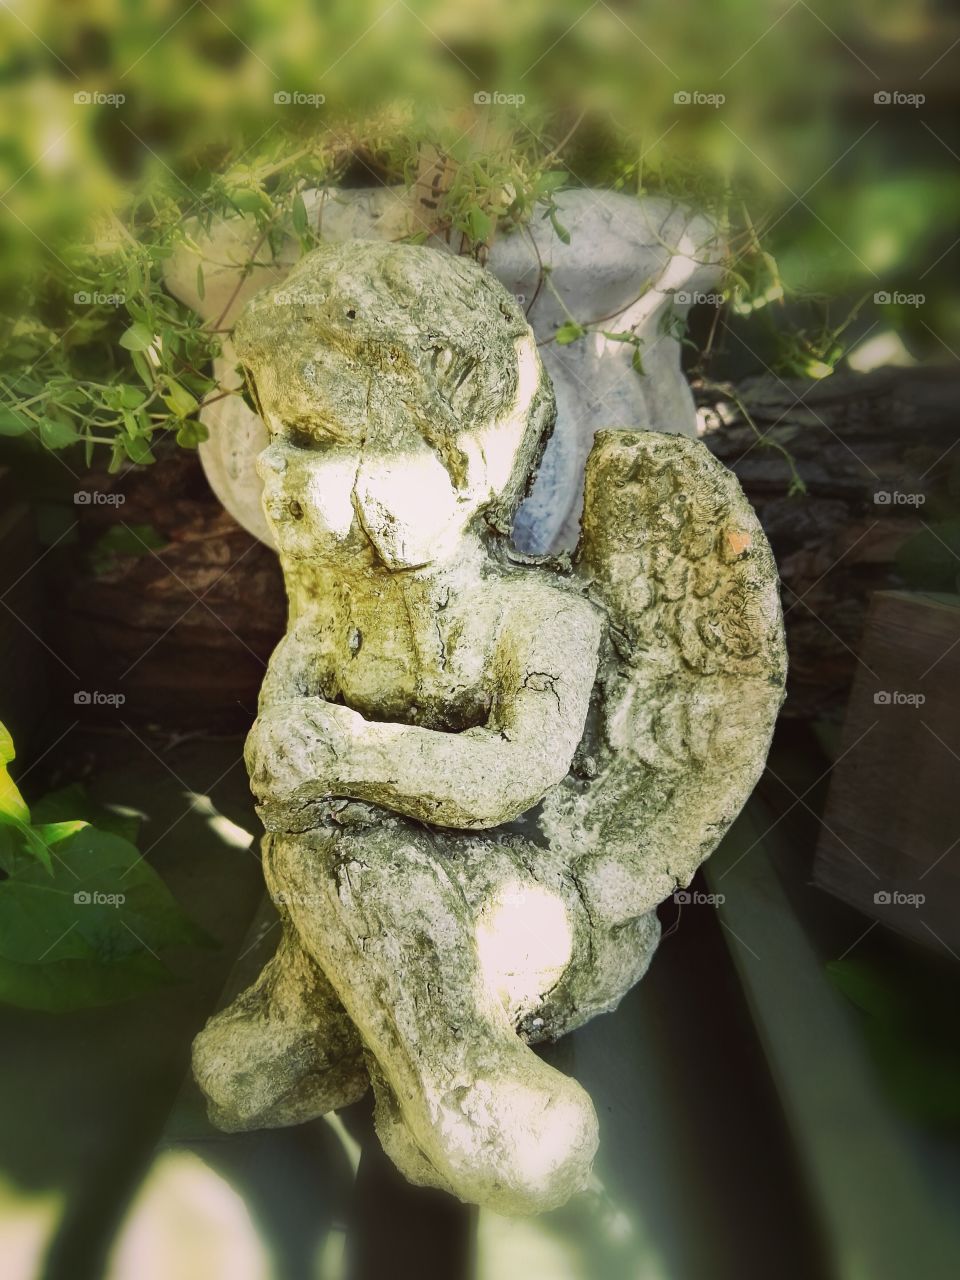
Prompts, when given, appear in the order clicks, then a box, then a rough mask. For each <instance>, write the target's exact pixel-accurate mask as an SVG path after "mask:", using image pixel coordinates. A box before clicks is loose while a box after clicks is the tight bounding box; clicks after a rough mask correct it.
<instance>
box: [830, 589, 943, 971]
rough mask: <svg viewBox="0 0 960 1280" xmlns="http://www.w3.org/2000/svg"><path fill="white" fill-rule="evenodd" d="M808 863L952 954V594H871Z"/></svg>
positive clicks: (852, 897) (875, 911)
mask: <svg viewBox="0 0 960 1280" xmlns="http://www.w3.org/2000/svg"><path fill="white" fill-rule="evenodd" d="M860 657H861V663H860V664H858V668H857V675H856V678H855V681H854V686H853V690H852V692H851V695H850V701H849V704H848V707H847V714H846V721H845V725H844V731H843V737H842V743H841V749H840V754H839V756H838V762H837V765H836V767H835V769H834V771H833V773H832V776H831V783H830V793H829V797H828V801H827V807H826V812H825V815H824V824H823V827H822V829H821V835H820V840H819V844H818V847H817V855H816V859H815V863H814V879H815V882H816V883H817V884H818V885H820V886H821V887H822V888H824V889H827V890H828V891H829V892H830V893H833V894H836V896H837V897H839V898H842V899H843V900H844V901H846V902H849V903H851V904H852V905H853V906H855V907H857V908H858V909H859V910H861V911H863V912H864V913H865V914H867V915H869V916H872V917H874V918H875V919H877V920H880V921H881V922H883V923H884V924H887V925H889V926H891V927H893V928H896V929H898V930H899V931H900V932H902V933H905V934H908V935H910V936H912V937H914V938H917V939H918V940H919V941H920V942H923V943H924V944H926V945H927V946H931V947H934V948H938V949H940V950H944V951H946V952H949V953H951V954H955V953H957V952H958V951H960V839H958V829H957V811H958V805H957V797H958V794H960V598H956V597H946V596H925V595H917V594H910V593H907V592H895V591H890V592H878V593H877V594H876V595H875V596H874V597H873V601H872V604H871V608H870V612H869V614H868V618H867V625H866V630H865V633H864V637H863V642H862V645H861V652H860Z"/></svg>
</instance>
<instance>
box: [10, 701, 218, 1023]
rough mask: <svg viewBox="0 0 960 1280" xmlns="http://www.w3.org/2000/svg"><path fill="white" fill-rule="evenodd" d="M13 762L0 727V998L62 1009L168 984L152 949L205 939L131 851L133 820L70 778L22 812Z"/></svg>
mask: <svg viewBox="0 0 960 1280" xmlns="http://www.w3.org/2000/svg"><path fill="white" fill-rule="evenodd" d="M13 759H14V746H13V741H12V739H11V737H10V734H9V732H8V731H7V730H6V728H4V726H3V725H2V724H0V1001H3V1002H4V1003H7V1004H13V1005H19V1006H20V1007H22V1008H28V1009H42V1010H45V1011H47V1012H61V1011H64V1010H68V1009H77V1008H85V1007H87V1006H91V1005H102V1004H110V1003H113V1002H114V1001H118V1000H125V999H129V998H130V997H132V996H136V995H139V994H141V993H142V992H145V991H149V990H151V989H153V988H155V987H157V986H161V985H164V984H170V983H173V982H176V981H177V978H176V976H175V974H174V973H173V972H172V971H171V970H170V969H169V968H168V967H167V965H166V964H165V963H164V962H163V961H162V960H161V959H160V956H159V955H158V954H157V953H158V952H161V951H163V950H164V949H165V948H167V947H174V946H184V945H186V946H210V945H215V944H214V943H213V940H212V939H211V938H210V936H209V935H208V934H207V933H206V932H205V930H203V929H201V928H200V926H199V925H197V924H195V923H194V922H193V921H192V920H190V919H189V918H188V917H187V916H186V915H184V913H183V912H182V911H181V909H180V907H179V906H178V905H177V903H176V902H175V900H174V899H173V897H172V895H171V894H170V892H169V890H168V889H167V888H166V886H165V885H164V883H163V881H162V880H161V879H160V877H159V876H158V875H157V873H156V872H155V871H154V870H153V869H152V868H151V866H150V865H149V863H148V862H147V861H146V859H145V858H144V856H143V855H142V854H141V853H139V851H138V850H137V847H136V845H135V844H134V843H133V841H134V839H135V838H136V828H137V825H138V819H137V818H136V817H135V816H134V817H132V818H131V817H129V816H126V815H123V814H117V813H115V812H113V811H112V810H110V809H106V808H104V807H102V806H99V805H96V804H95V803H93V802H92V801H91V800H90V798H89V797H88V796H87V795H86V794H85V793H84V791H83V789H82V788H81V787H79V786H72V787H66V788H63V789H62V790H60V791H57V792H53V793H51V794H50V795H47V796H45V797H44V798H43V799H41V800H40V801H38V802H37V804H35V805H34V806H33V810H32V812H31V809H30V808H29V807H28V806H27V804H26V801H25V800H24V799H23V796H22V795H21V794H20V791H19V789H18V788H17V786H16V784H15V782H14V781H13V779H12V778H11V777H10V774H9V771H8V769H7V765H8V764H9V763H10V762H11V761H12V760H13ZM66 814H71V815H77V814H83V815H84V816H82V817H76V816H71V817H69V818H67V817H65V815H66Z"/></svg>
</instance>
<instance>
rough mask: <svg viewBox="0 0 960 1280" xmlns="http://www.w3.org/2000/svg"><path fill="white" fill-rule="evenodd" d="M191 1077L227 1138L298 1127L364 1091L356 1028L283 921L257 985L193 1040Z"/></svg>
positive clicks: (290, 926) (340, 1105) (213, 1119)
mask: <svg viewBox="0 0 960 1280" xmlns="http://www.w3.org/2000/svg"><path fill="white" fill-rule="evenodd" d="M193 1071H194V1076H195V1077H196V1079H197V1082H198V1083H199V1085H200V1088H201V1089H202V1090H203V1092H204V1094H205V1095H206V1097H207V1100H208V1107H209V1113H210V1118H211V1120H212V1121H213V1123H214V1124H216V1125H217V1126H218V1128H221V1129H225V1130H227V1131H228V1132H235V1131H238V1130H244V1129H269V1128H277V1127H280V1126H282V1125H290V1124H300V1123H301V1122H303V1121H305V1120H312V1119H314V1118H316V1117H317V1116H321V1115H325V1114H326V1113H327V1112H328V1111H335V1110H336V1109H337V1108H339V1107H344V1106H347V1105H349V1104H350V1103H351V1102H355V1101H356V1100H357V1099H358V1098H360V1097H362V1096H363V1094H364V1093H365V1092H366V1090H367V1087H368V1084H369V1081H368V1077H367V1073H366V1068H365V1066H364V1062H363V1053H362V1046H361V1044H360V1038H359V1036H358V1035H357V1032H356V1029H355V1028H354V1026H353V1023H352V1022H351V1021H350V1018H349V1017H348V1015H347V1014H346V1012H345V1011H344V1008H343V1006H342V1005H341V1003H340V1001H339V1000H338V999H337V996H336V993H335V992H334V990H333V988H332V987H331V986H330V983H329V982H328V981H327V980H326V978H325V977H324V975H323V973H322V971H321V970H320V969H319V967H318V966H317V964H316V962H315V961H314V960H313V959H312V958H311V957H310V956H309V955H308V954H307V952H306V951H305V950H304V949H303V947H302V945H301V943H300V940H299V939H298V937H297V934H296V931H295V930H294V928H293V926H292V925H291V924H290V922H289V920H288V919H284V922H283V935H282V938H281V940H280V945H279V947H278V948H277V951H276V954H275V955H274V957H273V959H272V960H270V962H269V963H268V964H267V965H266V966H265V967H264V969H263V972H262V973H261V974H260V977H259V978H258V979H257V981H256V982H255V983H254V984H253V985H252V986H251V987H248V988H247V990H246V991H243V992H241V994H240V995H239V996H238V997H237V998H236V1000H234V1001H233V1003H232V1004H231V1005H229V1006H228V1007H227V1008H226V1009H224V1010H223V1011H222V1012H221V1013H218V1014H215V1015H214V1017H212V1018H211V1019H210V1021H209V1022H208V1023H207V1025H206V1027H204V1029H203V1031H201V1032H200V1034H199V1035H198V1036H197V1037H196V1039H195V1040H194V1042H193Z"/></svg>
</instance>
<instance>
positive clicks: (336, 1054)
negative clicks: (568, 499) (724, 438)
mask: <svg viewBox="0 0 960 1280" xmlns="http://www.w3.org/2000/svg"><path fill="white" fill-rule="evenodd" d="M234 337H235V342H236V346H237V351H238V353H239V356H240V360H241V363H242V364H243V366H244V368H245V369H246V371H247V374H248V376H249V379H250V384H251V387H252V389H253V393H254V395H255V397H256V400H257V402H258V407H259V409H260V411H261V413H262V415H263V418H264V421H265V422H266V424H267V426H268V428H269V431H270V437H271V440H270V444H269V446H268V447H267V448H266V449H265V450H264V452H263V453H262V454H261V456H260V462H259V467H260V471H261V474H262V477H263V479H264V482H265V492H264V506H265V511H266V514H267V517H268V520H269V523H270V525H271V528H272V530H273V533H274V535H275V538H276V542H277V545H278V547H279V550H280V558H281V563H282V566H283V572H284V576H285V580H286V585H287V591H288V594H289V599H290V621H289V627H288V631H287V634H286V636H285V637H284V639H283V640H282V641H281V642H280V644H279V646H278V647H277V650H276V652H275V653H274V655H273V657H272V659H271V661H270V666H269V670H268V672H267V676H266V679H265V680H264V684H263V689H262V693H261V698H260V707H259V716H258V718H257V721H256V723H255V724H254V726H253V729H252V730H251V732H250V736H249V738H248V740H247V748H246V759H247V764H248V767H249V770H250V777H251V785H252V787H253V790H254V792H255V794H256V796H257V798H258V800H259V813H260V815H261V817H262V820H263V823H264V825H265V827H266V829H267V833H268V834H267V835H266V837H265V839H264V869H265V874H266V878H267V883H268V886H269V888H270V890H271V893H272V895H273V898H274V900H275V901H276V902H277V904H278V906H279V910H280V913H281V916H282V922H283V936H282V941H281V943H280V945H279V949H278V951H277V954H276V956H275V958H274V959H273V960H272V961H271V962H270V963H269V964H268V965H267V967H266V968H265V970H264V971H263V973H262V974H261V976H260V978H259V980H258V981H257V983H256V984H255V985H254V986H253V987H251V988H250V989H249V990H248V991H246V992H244V993H243V994H242V995H241V996H240V997H239V998H238V999H237V1000H236V1001H235V1002H234V1003H233V1005H231V1006H230V1007H229V1008H227V1009H226V1010H225V1011H224V1012H222V1013H220V1014H218V1015H216V1016H215V1017H214V1018H212V1019H211V1021H210V1022H209V1024H208V1025H207V1027H206V1029H205V1030H204V1031H203V1032H202V1033H201V1034H200V1035H199V1036H198V1038H197V1041H196V1043H195V1047H194V1068H195V1072H196V1076H197V1079H198V1080H199V1082H200V1084H201V1086H202V1087H203V1089H204V1091H205V1092H206V1094H207V1096H208V1098H209V1101H210V1105H211V1114H212V1116H213V1118H214V1120H215V1121H216V1122H217V1123H218V1124H220V1125H221V1127H223V1128H226V1129H245V1128H255V1127H263V1126H274V1125H282V1124H293V1123H296V1122H298V1121H301V1120H305V1119H309V1118H312V1117H315V1116H318V1115H322V1114H324V1113H325V1112H328V1111H331V1110H333V1109H335V1108H338V1107H341V1106H344V1105H346V1104H347V1103H350V1102H353V1101H354V1100H356V1099H357V1098H358V1097H359V1096H360V1095H361V1094H362V1093H363V1092H364V1091H365V1090H366V1088H367V1087H368V1084H372V1086H373V1090H374V1095H375V1101H376V1125H377V1131H378V1133H379V1135H380V1138H381V1140H382V1142H383V1145H384V1147H385V1149H386V1151H387V1152H388V1154H389V1155H390V1157H391V1158H392V1159H393V1161H394V1162H395V1164H396V1165H397V1166H398V1168H399V1169H400V1170H401V1171H402V1172H403V1173H404V1174H405V1175H406V1176H407V1177H408V1178H410V1179H411V1180H412V1181H414V1182H418V1183H427V1184H432V1185H435V1186H438V1187H443V1188H446V1189H448V1190H449V1191H451V1192H453V1193H454V1194H456V1195H457V1196H459V1197H461V1198H462V1199H463V1200H466V1201H470V1202H473V1203H478V1204H483V1205H488V1206H491V1207H493V1208H495V1209H497V1210H499V1211H501V1212H508V1213H522V1212H533V1211H537V1210H541V1209H547V1208H551V1207H554V1206H556V1205H559V1204H561V1203H562V1202H563V1201H564V1200H565V1199H566V1198H567V1197H568V1196H569V1195H570V1194H571V1193H572V1192H573V1191H575V1190H577V1189H578V1188H580V1187H582V1186H583V1184H584V1182H585V1180H586V1178H587V1176H588V1174H589V1171H590V1166H591V1161H592V1158H593V1155H594V1152H595V1149H596V1145H597V1118H596V1115H595V1113H594V1109H593V1106H592V1104H591V1102H590V1099H589V1097H588V1096H587V1094H586V1093H585V1092H584V1090H583V1089H582V1088H581V1087H580V1086H579V1085H578V1084H577V1083H576V1082H575V1081H574V1080H572V1079H570V1078H569V1077H567V1076H565V1075H563V1074H561V1073H560V1072H559V1071H556V1070H555V1069H554V1068H552V1067H550V1066H548V1065H547V1064H546V1063H545V1062H543V1061H542V1060H541V1059H540V1058H539V1057H538V1056H537V1055H536V1054H535V1053H534V1052H533V1051H532V1050H531V1048H530V1047H529V1046H530V1045H531V1044H533V1043H535V1042H537V1041H540V1040H544V1039H555V1038H556V1037H558V1036H560V1035H562V1034H563V1033H564V1032H566V1031H568V1030H570V1029H571V1028H573V1027H577V1026H579V1025H581V1024H582V1023H584V1022H586V1021H587V1020H588V1019H589V1018H592V1017H593V1016H594V1015H595V1014H597V1013H601V1012H604V1011H606V1010H610V1009H613V1008H614V1007H615V1006H616V1005H617V1003H618V1001H619V1000H620V998H621V997H622V996H623V995H624V993H625V992H626V991H627V990H628V989H629V988H630V987H631V986H632V985H633V984H634V983H635V982H636V981H637V979H638V978H640V977H641V976H642V975H643V973H644V971H645V970H646V968H647V966H648V964H649V962H650V958H651V956H652V954H653V951H654V949H655V947H656V944H657V941H658V937H659V927H658V923H657V917H656V907H657V904H658V903H659V902H661V901H662V900H663V899H664V898H665V897H667V896H668V895H669V894H670V893H671V892H673V891H674V890H675V889H676V888H677V887H678V886H685V885H687V884H688V883H689V881H690V879H691V877H692V876H693V874H694V872H695V871H696V869H697V867H698V866H699V864H700V862H701V861H702V860H703V859H704V858H705V857H706V856H707V855H708V854H709V853H710V852H711V851H712V850H713V848H714V847H715V846H716V844H717V843H718V841H719V840H720V838H721V836H722V835H723V833H724V832H725V831H726V829H727V827H728V826H729V825H730V823H731V822H732V820H733V818H734V817H735V816H736V814H737V812H738V811H739V809H740V808H741V806H742V805H743V803H744V801H745V800H746V798H747V796H748V795H749V793H750V791H751V789H752V788H753V786H754V784H755V782H756V780H757V778H758V776H759V774H760V772H761V771H762V768H763V764H764V759H765V756H766V751H767V748H768V745H769V740H770V736H771V732H772V728H773V724H774V720H775V717H776V714H777V710H778V708H779V706H780V702H781V700H782V696H783V682H784V674H785V654H784V643H783V627H782V619H781V613H780V605H779V597H778V591H777V574H776V568H775V565H774V562H773V558H772V556H771V553H770V549H769V547H768V545H767V542H766V540H765V538H764V536H763V533H762V531H761V529H760V526H759V524H758V522H757V520H756V517H755V516H754V514H753V512H752V510H751V508H750V506H749V504H748V503H747V501H746V499H745V498H744V497H743V495H742V493H741V491H740V489H739V486H738V484H737V482H736V480H735V479H734V477H733V476H732V475H731V474H730V473H729V472H727V471H726V470H724V468H723V467H722V466H720V465H719V464H718V463H717V462H715V461H714V460H713V458H712V457H711V455H710V454H709V453H708V451H707V450H706V448H704V446H702V445H701V444H699V443H697V442H695V441H692V440H689V439H686V438H683V437H678V436H674V435H660V434H653V433H647V434H634V433H630V432H623V431H616V432H601V433H600V434H599V435H598V436H597V440H596V444H595V447H594V449H593V452H592V453H591V455H590V459H589V462H588V464H587V474H586V490H585V509H584V516H583V524H582V534H581V538H580V543H579V546H578V548H577V551H576V554H575V555H574V557H573V559H572V561H571V560H570V559H569V558H562V557H561V558H559V559H540V560H536V561H533V560H531V559H530V558H529V557H523V556H520V555H518V554H516V553H514V552H512V551H511V546H510V541H509V533H510V527H511V522H512V518H513V514H514V511H515V509H516V507H517V504H518V503H519V501H520V499H521V498H522V496H523V494H524V492H525V490H526V488H527V486H528V485H529V483H530V480H531V477H532V475H533V474H534V472H535V469H536V466H537V462H538V459H539V456H540V453H541V451H542V448H543V445H544V443H545V440H546V438H547V435H548V433H549V431H550V429H551V427H552V423H553V418H554V412H555V411H554V401H553V394H552V390H551V387H550V384H549V381H548V379H547V377H546V375H545V373H544V371H543V368H542V366H541V363H540V358H539V355H538V352H537V347H536V344H535V341H534V339H533V335H532V333H531V330H530V328H529V326H528V325H527V323H526V319H525V317H524V314H523V312H522V310H521V309H520V307H519V306H518V305H517V302H516V301H515V300H514V299H513V298H512V297H511V296H510V295H509V294H508V293H507V292H506V291H505V290H504V289H503V288H502V286H501V285H500V284H499V283H498V282H497V281H496V280H495V279H494V278H493V277H492V276H490V275H488V274H487V273H486V272H485V271H484V270H483V269H482V268H481V267H479V266H478V265H477V264H476V263H474V262H472V261H470V260H468V259H465V258H458V257H453V256H449V255H446V254H442V253H440V252H437V251H435V250H432V249H428V248H424V247H419V246H414V245H408V244H386V243H380V242H369V241H350V242H346V243H341V244H336V245H325V246H322V247H321V248H319V249H317V250H315V251H314V252H312V253H311V254H309V255H308V256H307V257H305V258H304V259H303V261H302V262H301V263H300V265H299V266H298V267H297V268H296V269H295V271H294V272H293V274H292V275H291V276H290V277H289V278H288V280H287V281H286V283H285V284H284V286H283V289H282V292H280V293H276V292H267V293H265V294H261V295H259V296H258V297H256V298H255V299H254V300H253V301H252V302H251V303H249V304H248V306H247V308H246V310H245V312H244V314H243V315H242V317H241V319H240V321H239V323H238V325H237V328H236V331H235V335H234Z"/></svg>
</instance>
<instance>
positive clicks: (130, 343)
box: [120, 321, 153, 351]
mask: <svg viewBox="0 0 960 1280" xmlns="http://www.w3.org/2000/svg"><path fill="white" fill-rule="evenodd" d="M152 343H153V334H152V333H151V332H150V330H149V329H148V328H147V326H146V325H145V324H141V323H140V322H139V321H138V322H137V323H136V324H132V325H131V326H130V328H129V329H126V330H125V331H124V332H123V333H122V334H121V335H120V345H121V347H124V348H125V349H126V350H127V351H146V350H147V348H148V347H149V346H150V345H151V344H152Z"/></svg>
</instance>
